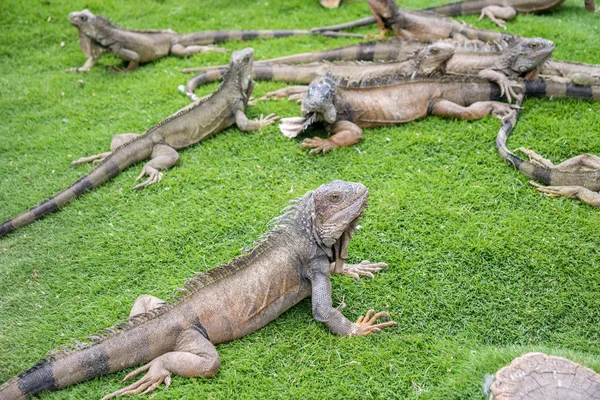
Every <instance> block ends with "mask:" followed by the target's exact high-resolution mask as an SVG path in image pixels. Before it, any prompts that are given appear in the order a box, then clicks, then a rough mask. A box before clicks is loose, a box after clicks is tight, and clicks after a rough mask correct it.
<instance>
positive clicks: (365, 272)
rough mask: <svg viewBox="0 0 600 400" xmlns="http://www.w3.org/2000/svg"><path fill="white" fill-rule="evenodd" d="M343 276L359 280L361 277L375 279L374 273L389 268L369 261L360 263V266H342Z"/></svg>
mask: <svg viewBox="0 0 600 400" xmlns="http://www.w3.org/2000/svg"><path fill="white" fill-rule="evenodd" d="M343 268H344V272H343V274H344V275H347V276H349V277H351V278H353V279H356V280H360V277H361V276H367V277H369V278H371V279H372V278H375V275H373V273H374V272H379V271H381V270H382V269H387V268H389V266H388V265H387V264H386V263H372V262H371V261H368V260H365V261H361V263H360V264H344V266H343Z"/></svg>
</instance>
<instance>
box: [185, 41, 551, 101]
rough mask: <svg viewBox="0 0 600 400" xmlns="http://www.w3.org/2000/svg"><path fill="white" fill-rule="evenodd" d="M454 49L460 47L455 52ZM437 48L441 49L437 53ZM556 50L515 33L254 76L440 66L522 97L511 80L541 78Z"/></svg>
mask: <svg viewBox="0 0 600 400" xmlns="http://www.w3.org/2000/svg"><path fill="white" fill-rule="evenodd" d="M377 45H383V43H376V44H375V46H377ZM451 49H454V51H453V52H451ZM434 51H435V54H432V52H434ZM553 51H554V43H552V42H551V41H549V40H546V39H542V38H533V39H527V38H519V37H510V38H507V39H504V40H499V41H496V42H493V43H481V42H478V41H466V42H461V43H454V42H451V41H439V42H435V43H433V44H429V45H425V47H424V48H423V49H422V50H420V51H417V52H416V53H415V54H416V56H410V55H407V56H406V60H405V61H400V62H393V63H386V64H359V66H357V65H356V64H353V65H352V66H351V67H348V66H347V64H344V63H342V64H341V65H340V66H330V65H328V64H325V65H323V64H309V65H304V66H298V67H286V66H284V65H273V64H264V63H263V64H258V63H257V64H255V65H254V77H255V79H258V80H261V79H274V80H279V81H283V82H294V83H310V81H311V80H312V79H311V78H316V77H317V76H322V75H324V74H325V73H326V72H331V73H332V74H333V75H336V76H338V77H346V78H353V79H355V80H361V79H362V78H364V77H368V76H370V77H371V78H373V77H376V76H382V75H392V74H393V73H398V74H404V75H410V74H413V73H414V74H421V75H424V74H429V73H431V72H434V71H439V72H443V73H447V74H452V75H479V76H480V77H483V78H486V79H489V80H490V81H492V82H495V83H496V84H498V85H499V86H500V88H501V96H503V95H504V94H506V96H507V99H508V101H509V102H510V101H511V100H512V98H514V97H515V96H516V93H515V92H514V90H513V89H512V88H511V83H510V80H511V79H515V78H518V77H524V78H531V77H535V76H536V75H537V74H538V72H539V70H540V67H541V66H542V65H544V63H545V62H546V61H547V59H548V58H549V57H550V56H551V55H552V52H553ZM342 54H343V53H342ZM370 54H375V52H372V53H370ZM396 54H398V53H396ZM390 58H393V57H390ZM215 68H216V67H211V68H207V69H206V72H205V73H204V74H199V75H197V76H195V77H194V78H192V79H190V81H188V84H187V86H186V95H187V96H188V97H189V98H190V99H192V100H194V99H195V98H196V97H195V96H194V95H193V90H194V89H195V88H196V87H197V86H198V85H199V84H201V83H204V82H209V81H213V80H216V79H218V78H219V77H220V73H219V72H218V71H224V70H225V68H220V69H219V70H217V69H215ZM305 90H306V88H305V87H291V88H284V89H281V90H278V91H275V92H270V93H267V94H266V95H265V96H263V97H262V98H261V100H262V99H266V98H270V97H274V98H281V97H285V96H289V95H290V94H297V93H303V92H304V91H305Z"/></svg>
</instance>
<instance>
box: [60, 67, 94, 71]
mask: <svg viewBox="0 0 600 400" xmlns="http://www.w3.org/2000/svg"><path fill="white" fill-rule="evenodd" d="M65 72H90V69H89V68H86V67H73V68H69V69H66V70H65Z"/></svg>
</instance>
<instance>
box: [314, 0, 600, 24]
mask: <svg viewBox="0 0 600 400" xmlns="http://www.w3.org/2000/svg"><path fill="white" fill-rule="evenodd" d="M564 2H565V0H464V1H458V2H455V3H450V4H444V5H441V6H437V7H429V8H424V9H422V10H421V11H424V12H432V13H435V14H438V15H447V16H458V15H465V14H480V15H479V20H480V21H481V20H482V19H483V17H488V18H489V19H491V20H492V21H493V22H494V23H495V24H496V25H498V26H499V27H501V28H504V29H506V23H505V20H509V19H513V18H514V17H515V16H516V15H517V12H520V13H538V12H545V11H551V10H554V9H555V8H557V7H559V6H560V5H561V4H562V3H564ZM585 8H586V9H587V10H588V11H591V12H595V11H597V10H596V9H595V6H594V0H585ZM376 22H378V18H377V17H375V16H373V17H367V18H362V19H360V20H357V21H353V22H348V23H345V24H340V25H333V26H329V27H324V28H314V30H315V31H319V30H331V31H336V30H342V29H349V28H355V27H358V26H365V25H370V24H374V23H376Z"/></svg>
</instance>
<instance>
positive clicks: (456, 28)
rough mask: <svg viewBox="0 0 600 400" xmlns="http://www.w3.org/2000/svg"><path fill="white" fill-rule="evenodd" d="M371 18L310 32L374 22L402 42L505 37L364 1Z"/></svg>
mask: <svg viewBox="0 0 600 400" xmlns="http://www.w3.org/2000/svg"><path fill="white" fill-rule="evenodd" d="M367 2H368V4H369V9H370V10H371V13H372V14H373V18H365V19H362V20H359V21H355V22H350V23H346V24H341V25H335V26H328V27H319V28H312V29H311V31H313V32H323V31H339V30H341V29H347V28H351V27H355V26H361V25H366V24H369V23H372V22H377V26H378V28H379V30H380V31H381V34H380V35H381V36H383V35H385V34H386V33H387V32H391V33H392V34H393V35H394V36H399V37H402V38H404V39H411V38H415V39H419V40H421V41H426V42H432V41H436V40H439V39H448V38H453V39H457V40H465V39H478V40H482V41H484V42H489V41H493V40H498V39H502V38H505V37H507V36H511V35H507V34H505V33H500V32H495V31H488V30H483V29H476V28H471V27H469V26H466V25H465V24H462V23H460V22H458V21H454V20H453V19H451V18H447V17H444V16H440V15H436V14H433V13H430V12H423V11H408V10H404V9H400V8H398V5H397V4H396V3H395V2H394V0H367Z"/></svg>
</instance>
